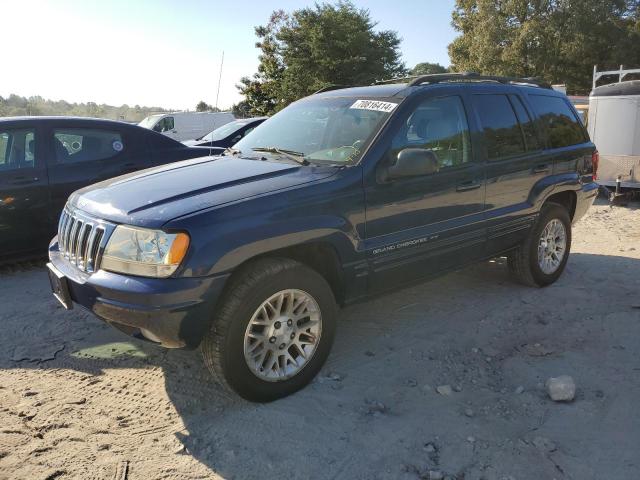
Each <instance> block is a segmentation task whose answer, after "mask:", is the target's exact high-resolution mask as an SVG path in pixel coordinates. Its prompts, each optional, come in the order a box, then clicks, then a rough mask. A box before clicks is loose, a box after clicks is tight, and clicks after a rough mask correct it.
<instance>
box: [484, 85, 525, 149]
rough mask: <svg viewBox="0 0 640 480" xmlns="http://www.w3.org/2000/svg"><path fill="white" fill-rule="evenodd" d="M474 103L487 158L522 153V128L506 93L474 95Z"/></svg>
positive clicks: (523, 147)
mask: <svg viewBox="0 0 640 480" xmlns="http://www.w3.org/2000/svg"><path fill="white" fill-rule="evenodd" d="M474 104H475V106H476V110H477V111H478V115H479V116H480V123H481V125H482V130H483V134H484V138H485V143H486V147H487V158H488V159H489V160H496V159H500V158H504V157H509V156H512V155H518V154H521V153H524V151H525V145H524V139H523V136H522V130H521V129H520V124H519V123H518V119H517V118H516V113H515V112H514V110H513V107H512V106H511V102H510V101H509V99H508V98H507V96H506V95H474Z"/></svg>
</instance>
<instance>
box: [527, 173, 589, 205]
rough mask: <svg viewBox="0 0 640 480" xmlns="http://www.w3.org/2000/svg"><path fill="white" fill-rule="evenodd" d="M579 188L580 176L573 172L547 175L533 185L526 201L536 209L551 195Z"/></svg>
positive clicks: (580, 185) (574, 190)
mask: <svg viewBox="0 0 640 480" xmlns="http://www.w3.org/2000/svg"><path fill="white" fill-rule="evenodd" d="M581 188H582V183H581V182H580V176H579V175H578V174H577V173H575V172H573V173H571V172H568V173H560V174H555V175H548V176H546V177H544V178H542V179H540V180H539V181H538V182H537V183H536V184H535V185H534V186H533V188H532V189H531V192H529V197H528V199H527V203H529V204H530V205H532V206H533V207H534V208H535V210H536V211H538V210H540V207H542V204H543V203H544V202H545V201H546V200H547V199H548V198H549V197H550V196H551V195H554V194H556V193H560V192H566V191H571V192H578V191H579V190H580V189H581Z"/></svg>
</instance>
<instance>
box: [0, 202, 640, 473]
mask: <svg viewBox="0 0 640 480" xmlns="http://www.w3.org/2000/svg"><path fill="white" fill-rule="evenodd" d="M572 250H573V253H572V256H571V258H570V260H569V263H568V267H567V271H566V273H565V275H564V276H563V277H562V278H561V279H560V281H559V282H557V283H556V284H554V285H552V286H550V287H548V288H546V289H529V288H525V287H520V286H518V285H514V284H513V283H511V282H510V281H509V279H508V277H507V274H506V268H505V266H504V265H503V263H504V262H503V261H502V260H496V261H492V262H486V263H483V264H481V265H478V266H476V267H473V268H471V269H467V270H464V271H461V272H459V273H455V274H451V275H448V276H446V277H443V278H440V279H438V280H436V281H433V282H430V283H426V284H424V285H421V286H417V287H414V288H411V289H408V290H404V291H402V292H398V293H396V294H393V295H389V296H385V297H381V298H378V299H375V300H373V301H370V302H368V303H366V304H361V305H356V306H353V307H350V308H348V309H346V310H344V311H343V312H342V316H341V322H340V324H339V330H338V334H337V339H336V344H335V346H334V349H333V352H332V354H331V356H330V358H329V361H328V364H327V366H326V368H325V369H324V371H323V372H322V374H321V376H320V377H319V378H318V379H317V381H315V382H314V383H313V384H312V385H310V386H309V387H308V388H306V389H305V390H303V391H302V392H299V393H298V394H296V395H294V396H292V397H289V398H286V399H284V400H281V401H278V402H275V403H272V404H268V405H256V404H249V403H247V402H244V401H240V400H238V399H236V398H233V397H232V398H230V397H228V396H226V395H224V394H222V393H221V392H220V391H219V390H218V389H217V388H216V386H215V384H213V383H212V382H211V381H210V380H209V377H208V374H207V372H206V371H205V370H204V369H203V367H202V365H201V362H200V358H199V356H198V353H197V352H181V351H166V350H162V349H159V348H156V347H154V346H149V345H147V344H143V343H140V342H138V341H136V340H132V339H128V338H127V337H125V336H123V335H122V334H120V333H119V332H117V331H114V330H113V329H111V328H110V327H108V326H107V325H104V324H103V323H101V322H100V321H99V320H97V319H96V318H94V317H93V316H92V315H90V314H89V313H87V312H84V311H83V310H82V309H80V308H76V309H74V310H73V311H72V312H65V311H63V310H62V309H61V308H60V307H59V306H58V305H57V304H56V302H55V301H54V299H53V298H52V297H51V295H50V293H49V290H48V288H49V287H48V280H47V276H46V273H45V271H44V269H42V268H41V267H39V266H36V267H31V268H28V269H17V270H15V271H13V270H12V271H11V272H9V273H7V272H5V273H4V274H2V275H0V292H2V302H1V303H0V321H1V322H2V326H3V334H2V336H0V347H1V348H0V425H1V429H0V479H46V478H55V479H67V478H74V479H75V478H78V479H87V478H96V479H103V478H104V479H113V478H118V479H120V478H128V479H169V478H171V479H174V478H180V479H202V478H225V479H231V478H239V479H267V478H274V479H275V478H301V479H304V478H314V479H315V478H335V479H339V478H353V479H397V478H406V479H428V478H450V479H453V478H456V479H463V478H464V480H479V479H486V480H493V479H496V480H500V479H511V478H513V479H517V480H522V479H532V480H534V479H535V480H539V479H553V478H556V479H558V480H560V479H565V478H566V479H569V478H571V479H580V480H588V479H602V478H607V479H608V480H614V479H629V478H635V477H636V476H637V472H638V471H639V469H640V457H639V456H638V453H637V445H638V443H640V417H638V415H637V399H638V398H640V360H639V359H640V343H639V342H638V341H637V339H638V338H640V309H638V306H639V305H640V300H639V298H640V297H638V294H639V293H638V292H639V291H640V290H639V287H640V210H639V209H638V205H628V206H626V207H616V208H610V207H609V206H607V205H603V204H600V205H597V206H595V207H594V208H593V209H592V210H591V211H590V213H589V215H588V216H587V217H586V218H585V219H583V220H582V221H581V222H580V223H578V225H576V227H575V230H574V244H573V249H572ZM560 375H571V377H573V379H574V380H575V382H576V384H577V391H576V397H575V399H574V400H573V401H572V402H569V403H555V402H553V401H552V400H551V399H550V398H549V397H548V395H547V392H546V389H545V382H546V380H547V379H548V378H549V377H558V376H560Z"/></svg>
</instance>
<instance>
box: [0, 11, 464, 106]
mask: <svg viewBox="0 0 640 480" xmlns="http://www.w3.org/2000/svg"><path fill="white" fill-rule="evenodd" d="M313 4H314V2H313V1H310V0H308V1H300V0H279V1H278V2H277V3H272V2H268V1H260V0H235V1H217V0H210V1H204V0H182V1H168V0H154V1H151V0H109V1H95V0H84V1H83V0H48V1H47V0H8V1H2V2H0V18H2V19H3V22H2V28H0V45H3V49H2V56H1V57H0V58H1V60H0V61H1V62H2V64H1V65H2V66H1V67H0V96H4V97H6V96H8V95H9V94H10V93H15V94H17V95H22V96H27V97H28V96H32V95H40V96H42V97H44V98H47V99H52V100H66V101H69V102H88V101H92V102H96V103H106V104H109V105H118V106H119V105H122V104H127V105H130V106H133V105H136V104H137V105H143V106H155V107H163V108H168V109H175V110H186V109H191V110H193V109H194V108H195V105H196V104H197V103H198V101H200V100H204V101H205V102H207V103H209V104H212V105H213V104H215V102H216V90H217V86H218V76H219V74H220V61H221V56H222V52H223V51H224V66H223V68H222V80H221V82H220V94H219V100H218V106H219V107H221V108H228V107H231V105H233V104H234V103H236V102H238V101H240V100H241V99H242V97H241V95H240V94H239V92H238V90H237V88H236V87H235V85H236V84H237V83H238V82H239V80H240V78H241V77H243V76H246V75H248V76H250V75H252V74H253V73H254V72H255V71H256V69H257V66H258V53H259V52H258V49H257V48H255V42H256V36H255V33H254V27H255V26H256V25H264V24H266V23H267V21H268V18H269V15H270V13H271V12H272V11H273V10H274V9H276V8H282V9H284V10H285V11H293V10H295V9H298V8H303V7H307V6H313ZM354 4H355V5H356V6H357V7H360V8H366V9H368V10H369V11H370V14H371V18H372V19H373V20H374V21H376V22H378V25H377V27H376V29H378V30H395V31H396V32H398V34H399V35H400V37H402V39H403V40H402V44H401V52H402V58H403V60H404V61H405V62H406V64H407V66H408V67H413V66H415V64H417V63H420V62H425V61H428V62H438V63H441V64H442V65H445V66H447V65H449V56H448V54H447V45H448V44H449V43H450V42H451V40H453V38H455V36H456V33H455V31H454V30H453V28H452V27H451V12H452V10H453V5H454V0H403V1H399V2H398V1H396V2H394V1H389V0H371V1H366V2H365V1H354Z"/></svg>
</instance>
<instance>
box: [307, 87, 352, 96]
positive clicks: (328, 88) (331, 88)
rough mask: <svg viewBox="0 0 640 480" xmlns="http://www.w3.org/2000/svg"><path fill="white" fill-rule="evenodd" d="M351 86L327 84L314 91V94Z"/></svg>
mask: <svg viewBox="0 0 640 480" xmlns="http://www.w3.org/2000/svg"><path fill="white" fill-rule="evenodd" d="M349 87H350V85H327V86H326V87H322V88H321V89H320V90H318V91H317V92H313V94H312V95H315V94H317V93H323V92H330V91H331V90H339V89H341V88H349Z"/></svg>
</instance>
